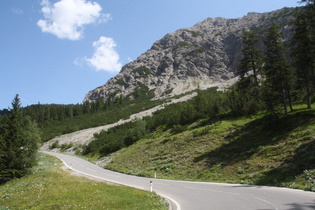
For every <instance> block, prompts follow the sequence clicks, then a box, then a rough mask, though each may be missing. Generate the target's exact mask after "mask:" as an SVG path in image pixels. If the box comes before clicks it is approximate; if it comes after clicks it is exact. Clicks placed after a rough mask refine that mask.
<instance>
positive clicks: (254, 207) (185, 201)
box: [47, 152, 315, 210]
mask: <svg viewBox="0 0 315 210" xmlns="http://www.w3.org/2000/svg"><path fill="white" fill-rule="evenodd" d="M47 153H48V154H50V155H53V156H56V157H58V158H59V159H61V160H62V161H63V163H64V164H65V165H66V166H67V167H68V168H70V169H72V170H74V171H76V172H79V173H82V174H84V175H88V176H90V177H94V178H97V179H100V180H104V181H109V182H113V183H117V184H121V185H126V186H130V187H135V188H139V189H144V190H150V188H151V187H152V189H153V191H154V192H156V193H157V194H159V195H161V196H163V197H165V198H166V199H167V200H168V201H169V202H170V203H171V205H172V207H173V209H178V210H195V209H198V210H203V209H207V210H211V209H214V210H266V209H286V210H289V209H292V210H306V209H313V210H314V209H315V193H311V192H305V191H301V190H292V189H286V188H276V187H264V186H252V185H238V184H219V183H208V182H187V181H171V180H161V179H154V178H143V177H136V176H130V175H125V174H121V173H117V172H113V171H109V170H106V169H103V168H101V167H98V166H96V165H94V164H92V163H90V162H88V161H85V160H83V159H80V158H77V157H74V156H69V155H65V154H60V153H52V152H47ZM150 182H152V185H151V184H150Z"/></svg>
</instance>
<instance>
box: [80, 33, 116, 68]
mask: <svg viewBox="0 0 315 210" xmlns="http://www.w3.org/2000/svg"><path fill="white" fill-rule="evenodd" d="M93 47H94V54H93V56H92V58H85V61H86V62H87V63H88V64H89V65H90V66H92V67H93V68H95V69H96V70H97V71H108V72H111V73H117V72H119V71H120V69H121V67H122V64H121V63H120V62H119V55H118V53H117V52H116V50H115V47H116V43H115V41H114V40H113V39H112V38H109V37H104V36H101V37H100V39H99V40H98V41H95V42H93ZM75 63H76V64H78V65H79V64H80V63H81V61H80V60H78V59H77V60H76V61H75Z"/></svg>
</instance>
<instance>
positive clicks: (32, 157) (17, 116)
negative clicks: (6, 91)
mask: <svg viewBox="0 0 315 210" xmlns="http://www.w3.org/2000/svg"><path fill="white" fill-rule="evenodd" d="M0 133H1V134H2V139H0V162H1V164H0V184H1V183H5V182H7V181H9V180H10V179H13V178H19V177H22V176H24V175H25V174H26V173H27V172H28V170H29V169H30V168H31V167H32V166H33V165H34V164H35V163H36V152H37V149H38V146H37V144H38V142H39V139H40V135H39V130H38V128H37V125H36V124H35V123H34V122H32V121H31V120H30V117H25V116H24V115H23V111H22V109H21V103H20V99H19V96H18V95H16V97H15V98H14V100H13V101H12V109H10V110H9V115H8V116H5V117H4V119H3V121H2V125H1V132H0Z"/></svg>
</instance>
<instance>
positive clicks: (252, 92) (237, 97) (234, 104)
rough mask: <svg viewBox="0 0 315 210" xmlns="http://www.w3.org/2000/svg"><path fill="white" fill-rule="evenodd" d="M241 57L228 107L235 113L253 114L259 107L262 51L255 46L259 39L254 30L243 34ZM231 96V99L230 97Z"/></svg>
mask: <svg viewBox="0 0 315 210" xmlns="http://www.w3.org/2000/svg"><path fill="white" fill-rule="evenodd" d="M242 41H243V45H244V47H243V49H242V59H241V61H240V65H239V66H238V75H239V76H240V79H239V81H238V82H237V83H236V85H235V86H233V87H231V89H230V93H229V95H230V100H229V101H230V108H231V109H232V111H233V112H234V113H236V114H241V115H243V114H253V113H255V112H257V111H258V110H259V109H260V107H261V105H260V104H261V102H260V101H261V99H260V98H261V97H260V86H259V79H258V76H259V74H261V72H260V70H261V66H262V57H263V56H262V51H261V50H260V49H258V48H257V44H258V43H259V41H260V39H259V37H258V35H257V34H256V33H255V32H252V31H249V32H245V33H244V35H243V40H242ZM232 98H233V99H232Z"/></svg>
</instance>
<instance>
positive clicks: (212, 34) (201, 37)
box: [84, 8, 298, 102]
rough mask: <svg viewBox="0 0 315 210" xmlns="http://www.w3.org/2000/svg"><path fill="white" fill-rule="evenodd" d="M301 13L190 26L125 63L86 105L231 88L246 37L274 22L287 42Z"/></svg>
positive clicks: (283, 12)
mask: <svg viewBox="0 0 315 210" xmlns="http://www.w3.org/2000/svg"><path fill="white" fill-rule="evenodd" d="M297 9H298V8H283V9H281V10H277V11H273V12H269V13H248V14H247V15H246V16H244V17H242V18H237V19H225V18H207V19H205V20H204V21H202V22H200V23H197V24H196V25H194V26H192V27H189V28H184V29H180V30H177V31H175V32H173V33H169V34H167V35H165V36H164V37H163V38H162V39H161V40H158V41H157V42H155V43H154V44H153V46H152V47H151V49H150V50H148V51H147V52H145V53H143V54H142V55H141V56H140V57H138V58H137V59H136V60H134V61H132V62H130V63H128V64H126V65H125V66H124V67H123V68H122V69H121V71H120V73H119V74H118V75H116V76H115V77H114V78H112V79H110V80H109V81H108V82H107V83H106V84H105V85H103V86H101V87H98V88H96V89H95V90H92V91H90V92H89V93H88V94H87V95H86V96H85V98H84V101H90V102H91V101H96V100H98V98H102V99H104V100H106V99H108V98H109V97H118V96H124V97H126V96H130V97H132V93H133V92H135V91H136V90H137V88H140V87H142V88H143V87H145V88H146V90H151V91H154V93H155V98H161V97H163V96H172V95H176V94H181V93H184V92H187V91H191V90H194V89H197V88H201V89H205V88H208V87H211V86H222V85H229V84H230V83H231V82H233V78H235V77H236V75H235V73H236V70H237V66H238V64H239V61H240V59H241V48H242V41H241V37H242V34H243V32H244V31H248V30H255V31H256V32H258V33H259V34H260V35H261V36H263V35H264V32H265V31H266V29H267V27H268V26H269V25H270V24H271V23H272V22H276V23H278V24H280V25H281V32H282V34H283V38H284V40H288V39H289V38H290V37H291V36H292V24H291V23H292V20H293V18H294V17H293V14H294V13H295V11H296V10H297ZM234 80H235V79H234Z"/></svg>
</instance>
